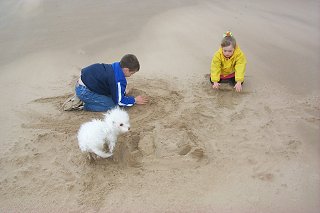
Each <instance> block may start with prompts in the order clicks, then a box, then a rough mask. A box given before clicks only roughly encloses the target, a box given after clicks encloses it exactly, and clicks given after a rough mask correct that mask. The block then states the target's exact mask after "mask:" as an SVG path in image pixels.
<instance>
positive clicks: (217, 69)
mask: <svg viewBox="0 0 320 213" xmlns="http://www.w3.org/2000/svg"><path fill="white" fill-rule="evenodd" d="M246 63H247V60H246V57H245V55H244V53H243V52H242V51H241V49H240V47H239V45H237V44H236V40H235V38H234V37H233V36H232V33H231V32H230V31H228V32H226V33H225V34H224V37H223V39H222V41H221V47H220V48H219V50H218V51H217V52H216V53H215V54H214V56H213V58H212V61H211V69H210V81H211V83H212V88H213V89H219V86H220V83H232V84H233V86H234V88H235V89H236V91H237V92H240V91H241V90H242V83H243V81H244V74H245V70H246Z"/></svg>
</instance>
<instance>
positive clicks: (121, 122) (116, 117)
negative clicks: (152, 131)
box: [109, 109, 130, 133]
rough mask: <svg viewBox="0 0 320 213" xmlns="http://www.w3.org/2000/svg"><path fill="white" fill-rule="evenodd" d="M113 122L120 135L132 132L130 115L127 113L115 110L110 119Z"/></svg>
mask: <svg viewBox="0 0 320 213" xmlns="http://www.w3.org/2000/svg"><path fill="white" fill-rule="evenodd" d="M110 117H111V120H112V121H113V122H112V123H113V127H114V128H115V129H116V130H117V131H118V132H119V133H125V132H128V131H129V130H130V122H129V115H128V113H127V112H126V111H124V110H120V109H114V110H112V111H111V113H110V114H109V118H110Z"/></svg>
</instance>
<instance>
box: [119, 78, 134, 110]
mask: <svg viewBox="0 0 320 213" xmlns="http://www.w3.org/2000/svg"><path fill="white" fill-rule="evenodd" d="M126 86H127V82H125V81H119V82H117V99H118V100H117V102H118V105H119V106H133V105H134V104H135V99H134V97H133V96H126Z"/></svg>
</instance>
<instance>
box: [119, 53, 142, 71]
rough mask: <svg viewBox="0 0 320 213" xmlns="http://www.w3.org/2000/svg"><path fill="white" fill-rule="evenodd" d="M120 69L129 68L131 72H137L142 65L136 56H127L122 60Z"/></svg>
mask: <svg viewBox="0 0 320 213" xmlns="http://www.w3.org/2000/svg"><path fill="white" fill-rule="evenodd" d="M120 67H121V68H128V69H129V71H135V72H137V71H139V70H140V63H139V61H138V59H137V57H136V56H135V55H133V54H127V55H125V56H123V57H122V58H121V60H120Z"/></svg>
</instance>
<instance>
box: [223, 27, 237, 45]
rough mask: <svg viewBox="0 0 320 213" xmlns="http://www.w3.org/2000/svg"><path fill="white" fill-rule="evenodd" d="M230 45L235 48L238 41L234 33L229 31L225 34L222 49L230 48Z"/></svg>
mask: <svg viewBox="0 0 320 213" xmlns="http://www.w3.org/2000/svg"><path fill="white" fill-rule="evenodd" d="M230 45H232V47H233V48H235V47H236V45H237V42H236V39H235V38H234V37H233V35H232V33H231V32H230V31H227V32H226V33H225V34H223V39H222V41H221V47H228V46H230Z"/></svg>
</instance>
